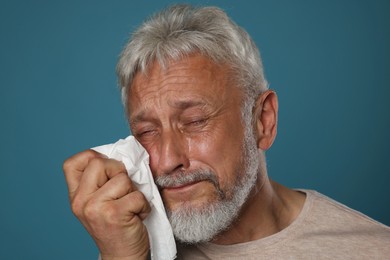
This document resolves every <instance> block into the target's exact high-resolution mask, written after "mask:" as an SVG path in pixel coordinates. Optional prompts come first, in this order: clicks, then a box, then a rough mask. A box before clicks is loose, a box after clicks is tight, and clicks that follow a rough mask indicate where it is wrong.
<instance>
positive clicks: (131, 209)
mask: <svg viewBox="0 0 390 260" xmlns="http://www.w3.org/2000/svg"><path fill="white" fill-rule="evenodd" d="M114 202H115V203H116V204H117V206H118V207H119V209H120V210H121V211H122V213H121V214H122V215H123V216H124V217H125V221H126V222H131V221H132V220H133V219H134V216H135V215H137V216H138V217H139V218H140V219H141V220H144V219H145V218H146V217H147V216H148V215H149V213H150V211H151V207H150V204H149V202H148V201H147V200H146V198H145V196H144V194H143V193H142V192H140V191H138V190H137V191H133V192H130V193H129V194H127V195H125V196H123V197H122V198H120V199H118V200H116V201H114Z"/></svg>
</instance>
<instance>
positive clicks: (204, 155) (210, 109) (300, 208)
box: [64, 5, 390, 259]
mask: <svg viewBox="0 0 390 260" xmlns="http://www.w3.org/2000/svg"><path fill="white" fill-rule="evenodd" d="M117 71H118V77H119V81H120V85H121V89H122V98H123V102H124V104H125V108H126V112H127V114H128V120H129V123H130V127H131V131H132V133H133V134H134V136H135V138H136V139H137V140H138V141H139V142H140V143H141V144H142V146H143V147H144V148H145V149H146V150H147V152H148V153H149V155H150V168H151V170H152V173H153V176H154V179H155V182H156V184H157V186H158V187H159V189H160V193H161V196H162V199H163V202H164V205H165V207H166V210H167V214H168V218H169V221H170V223H171V225H172V229H173V232H174V235H175V238H176V240H177V242H178V257H179V259H221V258H229V259H237V258H241V259H259V258H266V259H268V258H270V259H274V258H276V259H286V258H292V259H302V258H309V259H316V258H321V257H324V258H330V259H334V258H339V259H345V258H354V259H356V258H370V259H382V258H386V257H389V255H390V249H389V248H390V229H389V228H388V227H386V226H385V225H382V224H380V223H378V222H375V221H374V220H372V219H370V218H368V217H366V216H364V215H362V214H361V213H358V212H356V211H353V210H351V209H349V208H347V207H346V206H343V205H341V204H339V203H337V202H335V201H332V200H331V199H329V198H327V197H325V196H323V195H321V194H319V193H317V192H314V191H308V190H291V189H288V188H286V187H284V186H282V185H280V184H278V183H275V182H273V181H271V180H270V179H269V177H268V175H267V169H266V162H265V156H264V152H265V151H266V150H267V149H268V148H270V146H271V145H272V143H273V141H274V139H275V136H276V128H277V112H278V101H277V96H276V94H275V92H273V91H271V90H269V89H268V86H267V82H266V80H265V78H264V75H263V69H262V64H261V59H260V55H259V52H258V50H257V48H256V46H255V44H254V43H253V41H252V40H251V38H250V36H249V35H248V34H247V32H245V31H244V30H243V29H242V28H240V27H239V26H237V25H236V24H235V23H234V22H233V21H231V20H230V19H229V18H228V17H227V15H226V14H225V13H224V12H223V11H222V10H220V9H218V8H215V7H204V8H193V7H191V6H185V5H178V6H173V7H170V8H168V9H166V10H164V11H162V12H160V13H158V14H156V15H155V16H153V17H152V18H150V19H149V20H147V21H146V22H145V23H144V24H143V25H142V26H141V27H140V28H138V30H136V31H135V32H134V34H133V35H132V37H131V39H130V41H129V42H128V44H127V45H126V46H125V48H124V50H123V52H122V54H121V57H120V60H119V63H118V66H117ZM64 171H65V175H66V180H67V183H68V188H69V196H70V200H71V205H72V210H73V212H74V213H75V215H76V216H77V217H78V218H79V220H80V221H81V222H82V224H83V225H84V226H85V228H86V229H87V231H88V232H89V233H90V235H91V236H92V237H93V239H94V240H95V242H96V244H97V246H98V248H99V251H100V253H101V256H102V258H103V259H145V258H147V256H148V252H149V249H150V248H149V247H150V246H149V241H148V234H147V230H146V228H145V226H144V224H143V223H142V220H143V219H145V218H146V217H147V216H148V213H149V212H150V205H149V204H148V202H147V200H146V199H145V197H144V196H143V194H142V193H141V192H139V191H137V189H136V188H135V186H134V185H133V183H132V181H131V180H130V178H129V177H128V176H127V174H126V169H125V167H124V165H123V164H122V163H121V162H119V161H115V160H112V159H108V158H107V157H105V156H103V155H101V154H99V153H97V152H94V151H92V150H88V151H84V152H81V153H79V154H76V155H74V156H73V157H71V158H70V159H68V160H67V161H66V162H65V163H64Z"/></svg>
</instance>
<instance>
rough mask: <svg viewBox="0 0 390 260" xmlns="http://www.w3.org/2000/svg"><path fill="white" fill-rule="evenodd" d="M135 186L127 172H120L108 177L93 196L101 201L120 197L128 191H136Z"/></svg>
mask: <svg viewBox="0 0 390 260" xmlns="http://www.w3.org/2000/svg"><path fill="white" fill-rule="evenodd" d="M136 190H137V187H136V186H135V185H134V184H133V182H132V181H131V180H130V178H129V176H128V175H127V173H120V174H117V175H115V176H114V177H113V178H111V179H109V180H108V181H107V182H106V183H104V185H103V186H102V187H101V188H100V189H99V190H97V191H96V192H95V193H94V197H95V198H99V200H102V201H111V200H117V199H120V198H122V197H123V196H125V195H127V194H128V193H130V192H133V191H136Z"/></svg>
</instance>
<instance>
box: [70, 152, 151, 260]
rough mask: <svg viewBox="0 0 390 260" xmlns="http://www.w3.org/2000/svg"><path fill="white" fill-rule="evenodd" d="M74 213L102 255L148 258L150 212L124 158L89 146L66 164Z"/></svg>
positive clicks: (111, 257) (107, 257)
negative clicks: (110, 156)
mask: <svg viewBox="0 0 390 260" xmlns="http://www.w3.org/2000/svg"><path fill="white" fill-rule="evenodd" d="M63 169H64V173H65V178H66V182H67V184H68V190H69V199H70V202H71V207H72V211H73V213H74V214H75V215H76V217H77V218H78V219H79V220H80V222H81V223H82V224H83V225H84V227H85V228H86V229H87V231H88V232H89V234H90V235H91V236H92V238H93V239H94V240H95V242H96V245H97V246H98V248H99V250H100V253H101V256H102V258H103V259H146V258H147V255H148V252H149V248H150V246H149V240H148V233H147V230H146V227H145V225H144V224H143V223H142V220H143V219H145V218H146V217H147V215H148V214H149V212H150V205H149V203H148V202H147V200H146V199H145V197H144V195H143V194H142V193H141V192H140V191H138V190H137V189H136V187H135V186H134V185H133V183H132V182H131V180H130V178H129V177H128V175H127V172H126V168H125V166H124V165H123V163H122V162H119V161H116V160H113V159H108V158H107V157H106V156H104V155H102V154H100V153H97V152H95V151H92V150H87V151H84V152H81V153H79V154H76V155H74V156H72V157H71V158H69V159H67V160H66V161H65V162H64V165H63Z"/></svg>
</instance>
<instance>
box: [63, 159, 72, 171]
mask: <svg viewBox="0 0 390 260" xmlns="http://www.w3.org/2000/svg"><path fill="white" fill-rule="evenodd" d="M72 168H73V160H72V158H68V159H66V160H65V161H64V163H63V164H62V170H63V171H64V173H66V172H68V171H70V170H71V169H72Z"/></svg>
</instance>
